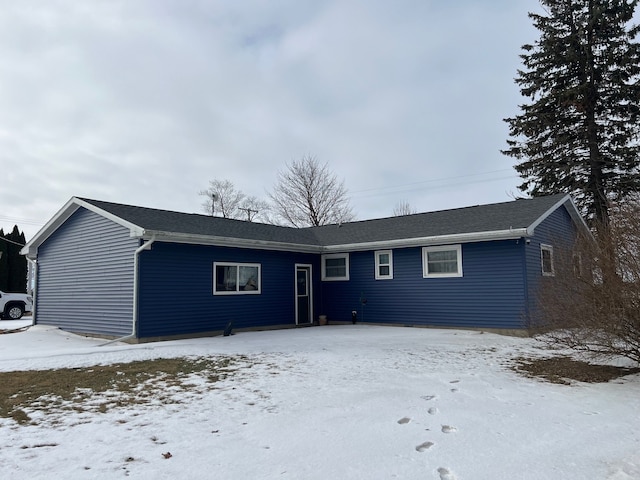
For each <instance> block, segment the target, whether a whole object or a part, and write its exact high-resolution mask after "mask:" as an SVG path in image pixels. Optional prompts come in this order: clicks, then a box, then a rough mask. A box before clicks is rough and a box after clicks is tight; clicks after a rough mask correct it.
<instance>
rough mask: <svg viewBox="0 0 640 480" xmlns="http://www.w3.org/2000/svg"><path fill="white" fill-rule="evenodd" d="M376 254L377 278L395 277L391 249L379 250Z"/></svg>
mask: <svg viewBox="0 0 640 480" xmlns="http://www.w3.org/2000/svg"><path fill="white" fill-rule="evenodd" d="M375 255H376V280H387V279H391V278H393V254H392V253H391V250H378V251H377V252H375Z"/></svg>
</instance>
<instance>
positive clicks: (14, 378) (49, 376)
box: [0, 357, 240, 424]
mask: <svg viewBox="0 0 640 480" xmlns="http://www.w3.org/2000/svg"><path fill="white" fill-rule="evenodd" d="M238 360H240V357H214V358H185V357H183V358H162V359H155V360H144V361H136V362H131V363H116V364H112V365H98V366H92V367H85V368H61V369H57V370H29V371H16V372H0V417H6V418H8V417H10V418H13V419H14V420H15V421H16V422H18V423H22V424H24V423H29V422H32V418H31V416H30V415H29V413H28V412H35V411H43V412H49V411H52V410H58V411H61V410H73V411H76V412H83V411H95V412H101V413H105V412H107V411H109V410H110V409H112V408H117V407H122V406H127V405H133V404H136V405H140V404H149V403H158V402H160V403H177V402H178V401H179V400H177V397H178V396H177V395H176V393H179V392H184V391H187V390H188V389H190V388H193V386H194V384H193V382H194V381H195V382H198V383H200V384H204V385H205V386H206V387H207V388H214V384H215V383H216V382H218V381H219V380H222V379H224V378H226V377H227V376H228V375H229V374H230V373H231V372H232V371H233V369H234V367H233V364H234V363H236V362H237V361H238Z"/></svg>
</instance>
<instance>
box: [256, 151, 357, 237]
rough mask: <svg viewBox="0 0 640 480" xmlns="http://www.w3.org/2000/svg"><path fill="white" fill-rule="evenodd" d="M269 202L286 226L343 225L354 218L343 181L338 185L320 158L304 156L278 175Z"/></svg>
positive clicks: (333, 175) (288, 165)
mask: <svg viewBox="0 0 640 480" xmlns="http://www.w3.org/2000/svg"><path fill="white" fill-rule="evenodd" d="M269 198H270V199H271V201H272V203H273V208H274V212H275V213H276V214H277V215H278V216H279V217H280V218H281V219H282V220H283V222H284V223H285V224H287V225H292V226H294V227H308V226H319V225H327V224H329V223H341V222H347V221H351V220H353V219H354V218H355V216H354V214H353V212H352V210H351V206H350V204H349V198H348V197H347V189H346V187H345V186H344V181H342V182H341V181H339V180H338V178H337V177H336V175H335V174H333V173H331V172H330V171H329V167H328V166H327V164H326V163H325V164H323V165H321V164H320V163H319V162H318V160H317V158H316V157H314V156H312V155H305V156H304V157H302V159H300V160H298V161H295V160H294V161H293V162H291V163H290V164H287V169H286V170H284V171H279V172H278V181H277V183H276V186H275V187H274V190H273V192H272V193H270V194H269Z"/></svg>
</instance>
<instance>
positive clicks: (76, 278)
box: [36, 208, 139, 336]
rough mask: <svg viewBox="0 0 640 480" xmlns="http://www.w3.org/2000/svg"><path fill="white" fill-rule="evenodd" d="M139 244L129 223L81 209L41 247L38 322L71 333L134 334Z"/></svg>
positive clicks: (37, 299)
mask: <svg viewBox="0 0 640 480" xmlns="http://www.w3.org/2000/svg"><path fill="white" fill-rule="evenodd" d="M138 244H139V243H138V240H137V239H132V238H129V230H128V229H127V228H125V227H122V226H120V225H118V224H116V223H114V222H112V221H110V220H108V219H106V218H104V217H102V216H100V215H97V214H95V213H93V212H91V211H89V210H86V209H84V208H80V209H78V211H76V212H75V213H74V214H73V215H72V216H71V217H70V218H69V219H68V220H67V221H66V222H65V223H64V224H63V225H62V226H61V227H60V228H58V229H57V230H56V231H55V232H54V233H53V234H52V235H51V236H50V237H49V238H48V239H47V240H46V241H45V242H44V243H43V244H42V245H41V246H40V247H39V249H38V279H37V281H38V284H37V289H36V296H37V298H36V302H37V303H36V323H37V324H42V325H54V326H57V327H60V328H62V329H64V330H68V331H71V332H81V333H93V334H101V335H113V336H123V335H127V334H129V333H131V328H132V318H133V265H134V252H135V250H136V248H137V246H138Z"/></svg>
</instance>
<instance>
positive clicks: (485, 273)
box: [321, 240, 525, 328]
mask: <svg viewBox="0 0 640 480" xmlns="http://www.w3.org/2000/svg"><path fill="white" fill-rule="evenodd" d="M523 243H524V242H522V241H519V242H517V243H516V241H515V240H513V241H501V242H484V243H471V244H464V245H462V257H463V260H462V263H463V277H459V278H423V277H422V249H421V248H406V249H396V250H393V264H394V265H393V266H394V275H393V279H390V280H375V278H374V273H375V272H374V265H375V260H374V252H355V253H351V254H350V281H348V282H322V285H321V289H322V297H323V310H324V311H325V312H326V314H327V316H328V318H329V320H331V319H333V320H344V321H347V320H349V319H350V318H351V311H352V310H357V311H358V319H359V320H361V321H365V322H374V323H397V324H402V325H406V324H414V325H424V326H427V325H432V326H450V327H453V326H457V327H479V328H521V327H522V326H523V316H524V313H525V284H524V279H523V272H524V265H523V255H522V248H523ZM363 297H364V298H366V300H367V303H366V304H365V305H364V306H363V305H362V304H361V302H360V299H361V298H363Z"/></svg>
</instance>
